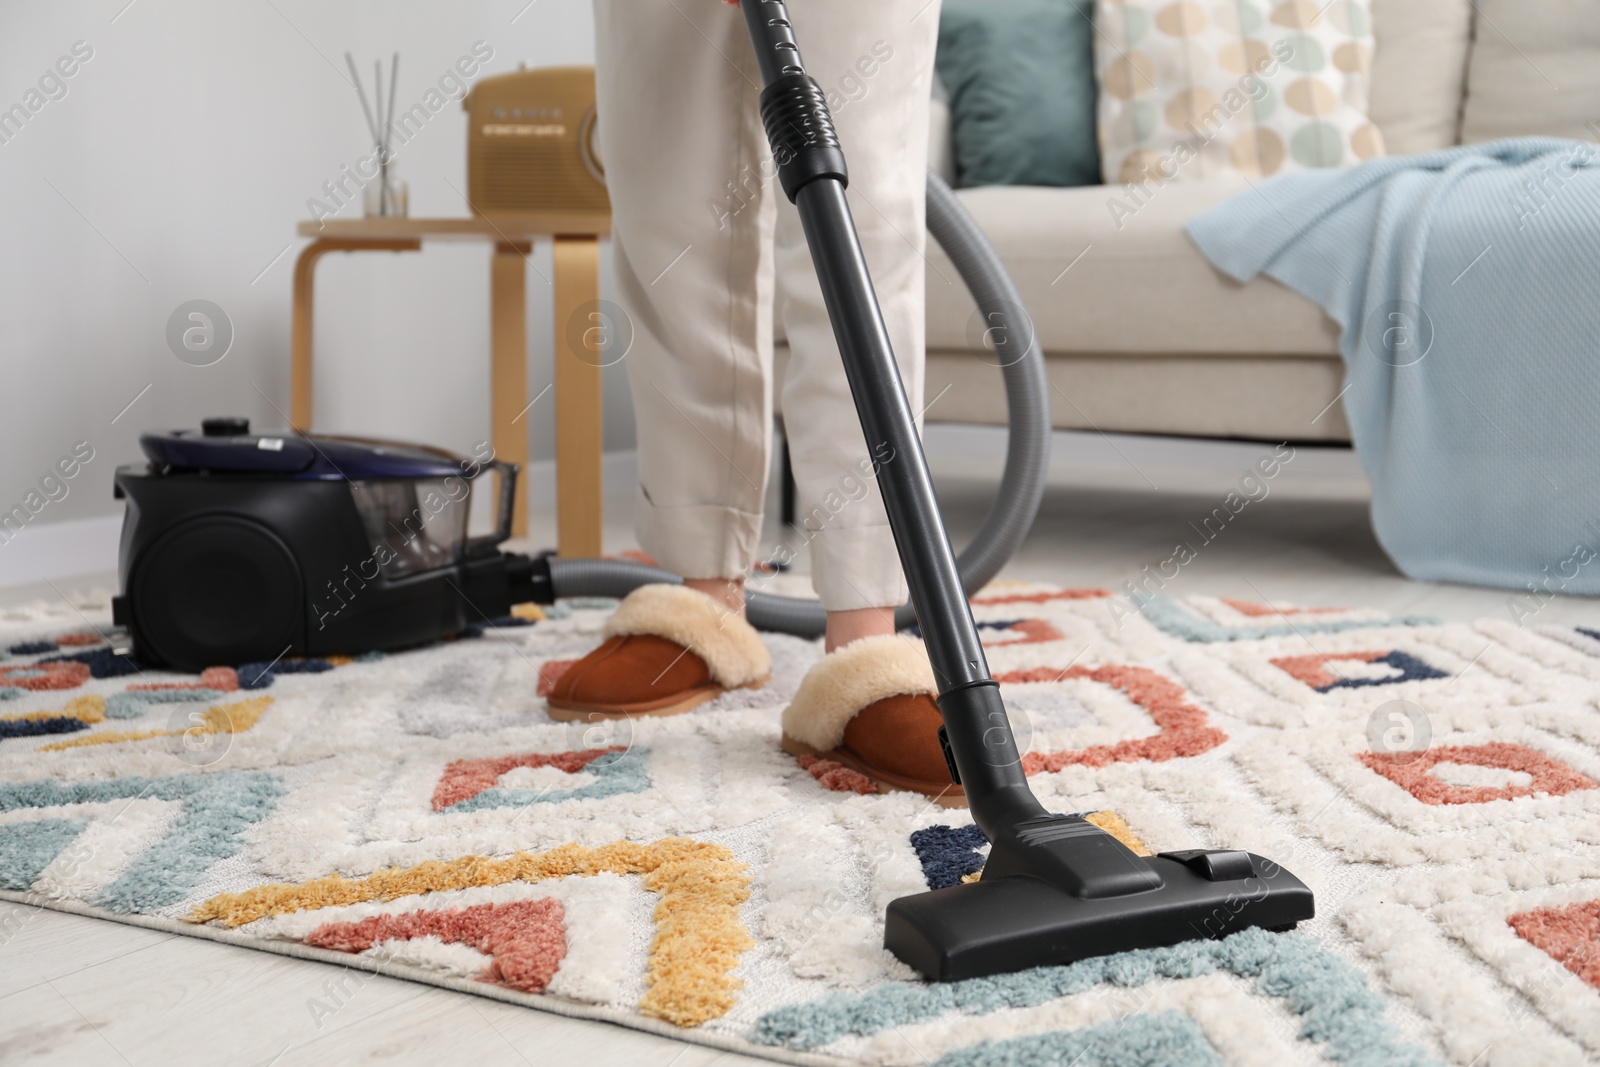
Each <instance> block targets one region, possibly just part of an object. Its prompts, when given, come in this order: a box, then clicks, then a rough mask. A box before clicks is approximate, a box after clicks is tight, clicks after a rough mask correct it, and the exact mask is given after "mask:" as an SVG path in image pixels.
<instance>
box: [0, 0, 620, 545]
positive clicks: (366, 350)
mask: <svg viewBox="0 0 1600 1067" xmlns="http://www.w3.org/2000/svg"><path fill="white" fill-rule="evenodd" d="M480 40H481V41H484V42H487V43H488V44H489V45H490V46H491V47H492V48H493V49H494V55H493V58H492V59H491V61H490V62H489V63H488V64H487V66H486V67H485V73H490V74H494V73H502V72H505V71H509V70H513V69H515V67H516V66H517V64H518V62H523V61H525V62H527V63H528V64H529V65H553V64H571V63H592V62H593V56H594V42H593V24H592V21H591V12H590V5H589V2H588V0H534V2H532V3H529V2H528V0H451V2H449V3H444V2H439V0H431V2H430V0H382V2H379V0H338V2H335V3H329V2H326V0H322V2H318V0H209V2H208V0H134V2H133V3H131V4H129V3H128V0H96V2H93V3H88V2H82V0H66V2H64V0H51V2H49V3H42V2H38V0H0V109H6V108H9V107H10V106H11V105H12V104H14V103H24V102H26V97H25V94H27V92H28V91H29V90H30V89H32V88H35V87H36V83H37V80H38V79H39V77H40V76H41V75H43V74H45V72H46V71H47V70H48V69H49V68H50V67H51V66H52V64H54V63H55V61H56V60H57V59H58V57H61V56H64V55H67V54H69V53H70V52H71V50H72V48H73V45H74V43H75V42H78V41H82V42H85V44H86V45H87V47H89V48H92V49H93V55H92V57H91V58H90V59H89V60H87V62H84V63H83V64H82V66H81V68H80V69H79V70H78V71H77V72H76V73H75V74H74V75H73V76H72V77H71V78H70V79H66V81H65V84H66V89H67V91H66V95H65V96H64V97H61V98H60V99H56V100H50V101H48V102H47V103H45V104H44V106H43V107H41V108H40V109H39V110H38V112H37V113H35V114H33V115H32V116H31V118H30V119H29V120H28V121H27V123H26V124H25V125H23V127H22V128H21V130H20V132H18V133H16V134H15V135H14V136H12V137H11V139H10V141H9V142H7V143H3V144H0V511H3V510H6V509H9V508H10V507H11V505H12V504H14V503H17V502H19V501H21V500H23V499H24V497H25V495H26V494H27V493H28V492H29V490H30V489H31V488H33V487H34V486H35V484H36V483H37V481H38V479H39V478H40V476H41V475H43V474H44V473H45V472H46V471H47V470H49V468H50V467H51V466H52V465H53V464H54V463H55V461H56V460H57V459H58V458H59V457H61V456H62V455H64V454H66V453H68V452H69V451H70V449H71V447H72V445H73V443H74V442H75V441H78V440H87V441H89V442H90V443H91V445H92V446H93V448H94V450H95V458H94V459H93V461H92V462H90V463H89V465H88V466H87V468H86V469H85V470H84V472H83V473H82V474H81V475H80V476H78V477H77V478H75V479H74V480H73V481H72V482H71V483H69V490H70V491H69V493H68V495H67V497H66V498H65V499H63V500H61V501H59V502H52V503H49V504H48V505H47V506H46V507H45V508H44V510H43V511H41V512H40V514H39V515H38V517H37V519H36V520H35V521H34V524H33V526H31V527H30V528H29V530H28V532H27V533H26V534H25V535H24V536H23V537H22V538H18V539H17V542H16V544H15V545H5V544H0V569H4V563H5V560H4V558H3V557H4V556H5V554H6V552H7V549H8V548H20V547H21V546H22V543H23V542H24V541H26V540H32V539H36V535H37V534H38V533H39V531H47V530H48V526H46V525H44V524H47V523H57V522H62V521H67V520H83V519H89V518H93V517H96V516H111V515H114V514H118V513H120V508H121V505H120V504H119V503H117V502H116V501H114V500H113V499H112V497H111V474H112V470H113V468H114V467H115V466H116V465H117V464H119V463H129V462H135V461H137V460H138V458H139V450H138V444H137V438H138V434H139V433H140V432H141V431H142V430H145V429H153V428H172V427H180V426H192V425H196V424H197V423H198V421H199V419H200V418H201V417H202V416H205V415H210V414H241V415H247V416H249V417H250V418H251V419H252V420H253V421H254V422H255V423H256V424H257V425H271V424H279V425H281V424H282V423H284V422H285V421H286V420H285V418H284V417H283V416H280V415H279V414H278V411H277V410H276V409H281V410H282V411H283V412H284V413H287V411H288V406H289V401H288V395H289V373H288V357H289V296H290V278H291V274H292V268H293V262H294V257H295V254H296V252H297V251H298V250H299V248H300V247H302V246H303V244H304V243H305V242H304V241H302V240H298V239H295V238H294V228H295V224H296V223H297V222H299V221H300V220H302V219H304V218H307V217H309V216H308V210H307V205H306V202H307V200H308V198H310V197H313V196H319V195H321V193H320V187H321V185H322V183H323V182H324V181H326V180H328V179H330V178H333V177H335V176H337V174H338V172H339V169H340V166H341V165H342V164H346V163H350V164H353V163H354V161H355V160H356V159H357V158H358V157H359V156H361V155H364V154H365V152H366V151H367V148H368V145H367V142H368V140H369V138H368V135H367V134H366V127H365V122H364V120H363V119H362V117H361V109H360V105H359V103H358V102H357V100H356V96H355V92H354V90H353V89H352V87H351V85H350V84H349V82H348V76H347V74H346V73H345V69H344V59H343V55H344V52H345V51H346V50H347V49H348V50H350V51H351V52H352V53H354V55H355V56H356V58H357V61H358V66H359V68H360V69H361V70H362V72H363V75H364V77H365V78H366V79H367V81H368V84H369V86H370V78H371V67H372V61H373V60H374V59H375V58H377V57H378V56H380V55H381V56H383V57H384V58H385V64H386V65H385V77H387V58H388V56H389V55H390V54H391V53H392V52H393V51H395V50H398V51H399V52H400V78H399V97H398V100H399V105H400V106H399V108H398V109H397V110H404V109H405V108H406V107H407V106H409V105H410V104H412V103H416V102H419V101H420V100H421V99H422V96H423V94H424V92H425V91H426V89H428V88H429V87H430V86H433V85H434V84H436V83H437V81H438V79H439V78H440V76H441V75H442V74H444V73H445V72H446V70H447V68H449V67H450V65H451V64H452V63H454V62H455V60H456V59H457V58H458V57H460V56H463V55H465V54H467V53H468V52H469V51H470V50H471V48H472V46H473V44H474V42H476V41H480ZM8 132H9V130H8ZM465 139H466V123H465V115H464V113H463V112H462V111H461V108H460V105H459V104H458V103H456V102H451V103H449V104H448V105H447V106H446V107H445V108H444V109H443V110H442V111H440V112H439V113H438V114H437V115H436V116H434V117H433V118H432V119H431V120H430V122H429V124H428V125H427V126H426V127H425V128H424V130H423V132H422V133H421V134H420V135H419V136H418V137H416V138H415V139H414V140H412V141H411V142H410V143H409V144H408V145H406V146H405V147H404V148H403V149H401V151H400V157H399V163H398V169H399V173H400V175H401V176H403V177H404V178H405V179H406V180H407V181H408V182H409V183H410V186H411V213H412V214H413V215H417V216H424V215H426V216H441V215H465V214H467V213H468V207H467V205H466V203H465V201H464V200H463V198H462V195H461V193H460V192H458V190H461V191H464V190H465V189H466V177H465V147H466V146H465ZM359 212H360V206H359V205H353V206H352V207H351V208H349V209H346V210H345V211H344V212H343V213H342V217H348V216H352V215H356V214H359ZM280 253H282V254H281V255H280ZM488 254H489V250H488V246H487V245H434V246H431V247H425V249H424V251H423V252H422V253H421V254H420V255H419V254H415V253H411V254H406V255H384V254H370V253H364V254H361V255H358V256H341V255H335V256H330V257H327V258H325V259H324V260H323V261H322V265H321V267H320V269H319V271H318V279H319V287H318V303H317V307H318V319H317V359H318V370H317V417H316V424H317V427H318V428H319V429H326V430H339V431H350V432H364V433H376V434H384V435H391V436H404V437H408V438H414V439H417V440H422V441H428V442H432V443H436V444H440V445H445V446H447V447H453V448H458V449H466V448H468V447H470V446H471V445H472V444H473V443H474V442H476V441H479V440H483V439H485V438H487V436H488V402H489V396H488V391H489V386H488ZM534 265H535V266H536V267H537V270H538V272H542V273H543V274H544V276H545V277H549V274H550V268H549V250H548V248H547V247H545V248H543V249H541V250H540V252H538V253H537V254H536V255H535V257H534ZM528 295H529V304H530V312H531V314H530V319H529V381H530V383H531V388H532V391H533V392H537V391H538V390H539V389H541V388H543V387H544V385H545V384H546V383H548V382H549V381H550V376H551V371H550V357H551V342H550V339H549V333H550V311H549V307H548V302H549V288H548V286H547V285H546V283H545V282H544V281H542V280H541V279H540V277H539V274H538V273H537V272H535V271H534V270H530V271H529V294H528ZM195 298H203V299H207V300H211V301H213V302H215V303H217V304H218V305H220V306H221V307H222V308H223V309H224V310H225V311H226V312H227V314H228V315H229V317H230V318H231V319H232V322H233V326H234V330H235V339H234V342H233V347H232V349H231V351H230V352H229V353H228V355H227V356H226V358H224V359H223V360H222V361H221V362H219V363H217V364H215V365H213V366H209V367H194V366H190V365H188V364H186V363H184V362H181V361H180V360H179V359H177V358H176V357H175V356H174V355H173V354H172V352H171V351H170V350H169V349H168V347H167V343H166V338H165V329H166V322H167V318H168V316H169V315H170V314H171V312H172V311H173V309H174V308H176V307H177V306H178V305H179V304H180V303H183V302H184V301H187V300H191V299H195ZM615 370H616V371H617V372H620V370H621V368H620V367H619V368H616V369H615ZM146 386H148V387H149V388H148V391H145V392H144V393H143V395H142V396H141V397H140V399H139V400H138V401H137V403H135V404H134V405H133V407H132V408H131V409H129V410H128V411H127V412H126V413H125V414H121V417H120V418H118V415H119V413H121V412H123V409H124V407H125V406H126V405H128V403H129V402H130V401H132V400H133V399H134V398H135V397H136V396H139V394H140V393H141V391H142V390H145V389H146ZM626 394H627V391H626V386H625V382H624V379H623V378H622V377H621V376H620V374H618V373H613V375H612V376H611V377H610V378H609V379H608V382H607V422H608V431H607V438H606V439H607V447H608V448H609V449H625V448H631V447H632V445H631V441H632V418H631V409H630V407H629V405H628V398H627V395H626ZM549 400H550V398H549V397H548V396H547V397H546V398H545V400H544V401H543V402H541V406H540V407H539V408H535V409H534V411H533V413H532V414H531V415H530V418H529V419H528V420H527V421H528V423H529V425H530V433H531V435H532V440H533V447H534V453H533V454H534V458H535V459H541V458H546V457H548V456H550V455H551V452H552V444H551V442H552V433H551V427H550V422H549V418H550V413H551V411H552V408H551V407H550V405H549ZM541 409H542V413H541ZM113 420H115V421H113ZM66 532H67V528H63V530H62V533H63V534H65V533H66Z"/></svg>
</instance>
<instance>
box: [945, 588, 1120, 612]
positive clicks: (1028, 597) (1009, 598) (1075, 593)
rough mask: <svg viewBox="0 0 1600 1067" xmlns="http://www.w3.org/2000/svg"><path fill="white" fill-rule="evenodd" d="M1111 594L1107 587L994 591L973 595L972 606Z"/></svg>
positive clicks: (1094, 597) (1097, 597)
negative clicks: (1044, 590)
mask: <svg viewBox="0 0 1600 1067" xmlns="http://www.w3.org/2000/svg"><path fill="white" fill-rule="evenodd" d="M1110 595H1111V590H1109V589H1057V590H1056V591H1055V592H1053V593H1010V594H1007V593H996V594H995V595H994V596H980V597H974V598H973V599H972V601H971V603H972V606H973V607H975V608H981V607H984V606H986V605H989V604H1048V603H1050V602H1051V601H1053V600H1100V599H1104V598H1105V597H1108V596H1110Z"/></svg>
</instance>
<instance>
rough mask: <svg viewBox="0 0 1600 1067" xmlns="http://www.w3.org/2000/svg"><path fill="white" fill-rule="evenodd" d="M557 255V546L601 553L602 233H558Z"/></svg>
mask: <svg viewBox="0 0 1600 1067" xmlns="http://www.w3.org/2000/svg"><path fill="white" fill-rule="evenodd" d="M554 260H555V334H556V337H555V341H556V345H555V398H556V531H557V532H556V546H557V551H558V552H559V554H560V555H562V556H576V557H580V558H583V557H598V556H599V555H600V554H601V522H602V515H601V497H602V489H603V486H602V476H601V467H600V456H601V444H602V442H601V426H602V423H601V413H602V407H601V391H600V359H601V355H600V345H601V343H602V337H603V331H604V330H605V329H606V328H607V326H606V324H605V323H603V322H601V321H600V319H599V314H600V312H599V309H598V301H599V299H600V240H599V238H597V237H581V236H557V237H556V238H555V249H554Z"/></svg>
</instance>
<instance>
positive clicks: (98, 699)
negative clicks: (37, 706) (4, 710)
mask: <svg viewBox="0 0 1600 1067" xmlns="http://www.w3.org/2000/svg"><path fill="white" fill-rule="evenodd" d="M105 718H106V698H105V697H103V696H99V695H98V694H95V693H90V694H89V695H88V696H81V697H73V698H72V699H71V700H69V701H67V706H66V707H64V708H62V709H61V710H60V711H29V712H24V713H23V714H21V715H0V720H3V721H5V722H45V721H46V720H49V719H77V720H79V721H80V722H87V723H97V722H104V721H105Z"/></svg>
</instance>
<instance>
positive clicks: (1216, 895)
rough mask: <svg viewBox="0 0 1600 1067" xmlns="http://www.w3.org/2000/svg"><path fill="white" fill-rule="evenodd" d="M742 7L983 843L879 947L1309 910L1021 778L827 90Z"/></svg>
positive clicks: (1098, 934)
mask: <svg viewBox="0 0 1600 1067" xmlns="http://www.w3.org/2000/svg"><path fill="white" fill-rule="evenodd" d="M740 6H741V8H742V10H743V13H744V18H745V24H746V26H747V27H748V29H749V31H750V40H751V43H752V45H753V46H754V48H755V54H756V60H757V62H758V63H759V65H760V68H761V75H762V80H763V82H764V83H765V86H766V87H765V89H764V90H763V91H762V94H761V117H762V122H763V124H764V125H765V127H766V131H767V138H768V140H769V141H770V142H771V146H772V153H773V158H774V160H775V162H776V164H777V167H778V178H779V182H780V183H781V185H782V186H783V190H784V193H785V194H786V195H787V196H788V197H789V199H790V200H791V201H793V202H794V204H795V207H796V209H797V210H798V212H799V215H800V222H801V226H802V228H803V229H804V232H805V235H806V243H807V245H808V246H809V248H810V250H811V258H812V261H813V263H814V265H815V267H816V270H817V276H818V279H819V281H820V282H821V287H822V294H823V299H824V302H825V304H826V306H827V310H828V317H829V319H830V320H831V322H832V324H833V331H834V338H835V340H836V341H837V343H838V346H839V352H840V355H841V357H842V358H843V361H844V368H845V374H846V377H847V378H848V380H849V383H850V392H851V395H852V397H853V398H854V400H855V405H856V412H857V414H858V415H859V417H860V420H861V427H862V430H863V432H864V433H865V435H866V442H867V447H868V450H869V451H870V452H871V453H872V454H873V455H875V456H878V455H882V456H886V457H887V459H886V461H884V462H883V463H882V465H881V468H880V470H879V473H878V487H879V490H880V491H881V493H882V495H883V501H884V507H885V510H886V511H887V513H888V517H889V525H890V527H891V529H892V530H893V532H894V539H895V545H896V546H897V548H898V549H899V553H900V563H901V567H902V568H903V570H904V571H905V575H906V582H907V584H908V585H909V587H910V590H911V602H912V605H913V607H914V608H915V609H916V614H917V621H918V624H919V626H920V627H921V630H922V637H923V641H924V642H925V643H926V644H927V648H928V659H929V661H930V662H931V663H932V665H933V673H934V677H935V680H936V681H937V683H938V687H939V697H938V703H939V711H940V713H941V715H942V717H943V719H944V726H943V727H942V728H941V729H940V733H939V737H940V743H941V745H942V746H943V747H944V751H945V758H946V760H947V761H948V762H949V764H950V770H951V777H952V778H953V779H954V780H955V781H957V782H959V783H960V784H961V785H962V787H963V788H964V789H965V791H966V796H967V803H968V807H969V808H970V809H971V811H972V817H973V820H974V821H975V822H976V823H977V824H978V826H979V827H980V828H981V829H982V830H983V832H984V833H985V834H986V835H987V836H988V838H989V841H990V854H989V860H988V863H987V865H986V866H985V868H984V872H983V877H982V879H981V881H980V882H979V883H977V884H976V885H963V886H952V887H950V888H947V889H942V890H935V891H933V892H931V893H923V894H918V895H916V896H911V897H903V898H901V899H899V900H896V901H894V902H892V903H891V904H890V905H889V910H888V916H887V921H886V924H885V935H884V939H885V946H886V947H887V948H888V949H889V950H890V951H891V952H893V953H894V954H895V955H896V956H898V957H899V958H900V959H902V960H904V961H905V962H906V963H907V964H909V965H911V966H912V967H914V968H916V969H917V970H919V971H921V972H922V973H923V974H925V975H927V976H928V977H930V978H938V979H955V978H969V977H976V976H980V975H985V974H993V973H996V972H1000V971H1010V970H1019V969H1022V968H1025V967H1033V966H1039V965H1043V964H1050V963H1065V962H1069V961H1071V960H1075V959H1079V958H1082V957H1085V956H1094V955H1101V954H1104V953H1108V952H1117V951H1122V950H1125V949H1131V948H1142V947H1154V946H1156V945H1163V944H1172V943H1174V942H1177V941H1183V940H1187V939H1189V938H1192V937H1197V936H1201V937H1203V936H1222V935H1224V934H1227V933H1232V932H1234V931H1235V930H1237V929H1241V928H1243V927H1245V926H1267V927H1272V928H1285V927H1292V926H1293V925H1294V924H1295V923H1296V922H1298V921H1299V920H1301V919H1308V918H1310V917H1311V915H1312V899H1311V892H1310V890H1309V889H1307V888H1306V887H1305V885H1303V884H1302V883H1301V882H1300V881H1299V880H1298V879H1296V878H1295V877H1294V876H1293V875H1291V874H1289V873H1288V872H1287V871H1285V870H1283V869H1282V868H1280V867H1277V866H1276V865H1274V864H1271V863H1270V861H1267V860H1263V859H1262V858H1261V857H1258V856H1254V855H1252V854H1250V853H1246V852H1235V851H1221V850H1196V851H1194V852H1190V853H1168V854H1165V855H1163V856H1158V857H1144V856H1140V855H1138V854H1137V853H1135V852H1133V851H1132V850H1131V849H1129V848H1128V847H1127V846H1125V845H1123V844H1122V843H1121V842H1120V841H1118V840H1117V839H1116V838H1114V837H1112V836H1111V835H1109V834H1107V833H1105V832H1103V831H1102V830H1100V829H1099V828H1098V827H1096V826H1095V825H1094V824H1092V823H1090V822H1088V821H1086V820H1084V819H1083V818H1081V817H1079V816H1058V815H1052V814H1051V813H1049V812H1047V811H1046V810H1045V809H1044V807H1043V806H1042V805H1040V803H1039V802H1038V800H1037V799H1035V797H1034V795H1033V792H1032V790H1030V789H1029V788H1028V779H1027V776H1026V774H1025V773H1024V772H1023V769H1022V759H1021V754H1020V753H1019V752H1018V750H1017V743H1016V739H1015V737H1014V736H1013V735H1012V731H1011V725H1010V721H1009V720H1008V719H1007V717H1006V711H1005V705H1004V704H1003V703H1002V702H1001V699H1000V687H999V684H998V683H996V682H995V680H994V679H993V678H992V677H991V676H990V674H989V667H988V663H987V661H986V660H985V658H984V654H983V647H982V645H981V644H980V643H979V640H978V630H977V626H976V625H975V624H974V623H973V620H972V611H971V609H970V607H969V606H968V604H967V598H966V595H965V593H964V592H963V591H962V588H961V583H960V579H959V576H958V574H957V570H956V562H955V556H954V554H953V553H952V552H951V549H950V540H949V538H948V536H947V535H946V534H945V530H944V523H943V521H942V520H941V518H940V514H939V507H938V502H937V500H936V499H935V497H934V493H933V482H932V479H931V478H930V477H929V475H928V465H927V461H926V458H925V457H924V455H923V452H922V443H921V441H920V439H919V438H918V436H917V429H916V421H915V419H914V418H913V416H912V412H911V405H910V403H909V401H908V400H907V398H906V393H905V385H904V382H903V381H902V380H901V378H900V372H899V367H898V366H897V364H896V363H895V358H894V352H893V350H892V349H891V346H890V343H889V334H888V330H887V328H886V327H885V325H884V321H883V314H882V312H881V310H880V309H879V306H878V299H877V295H876V293H875V292H874V290H873V287H872V279H871V276H870V275H869V273H868V271H867V264H866V259H865V257H864V256H863V254H862V250H861V242H860V239H859V237H858V236H857V233H856V228H855V222H854V220H853V219H852V217H851V214H850V207H849V204H848V202H847V201H846V199H845V186H846V184H847V183H848V180H849V176H848V172H847V169H846V166H845V158H844V152H843V150H842V149H841V148H840V145H839V139H838V137H837V135H836V133H835V131H834V127H833V120H832V117H831V115H830V114H829V112H828V106H827V102H826V99H825V96H824V94H823V91H822V89H821V88H820V87H819V86H818V85H817V83H816V81H815V80H814V79H813V78H811V77H810V76H809V75H808V74H806V72H805V68H804V65H803V62H802V59H801V56H800V50H799V46H798V44H797V43H796V41H795V35H794V29H793V26H792V25H791V23H790V20H789V14H788V10H787V8H786V7H785V4H784V2H783V0H741V5H740Z"/></svg>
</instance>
